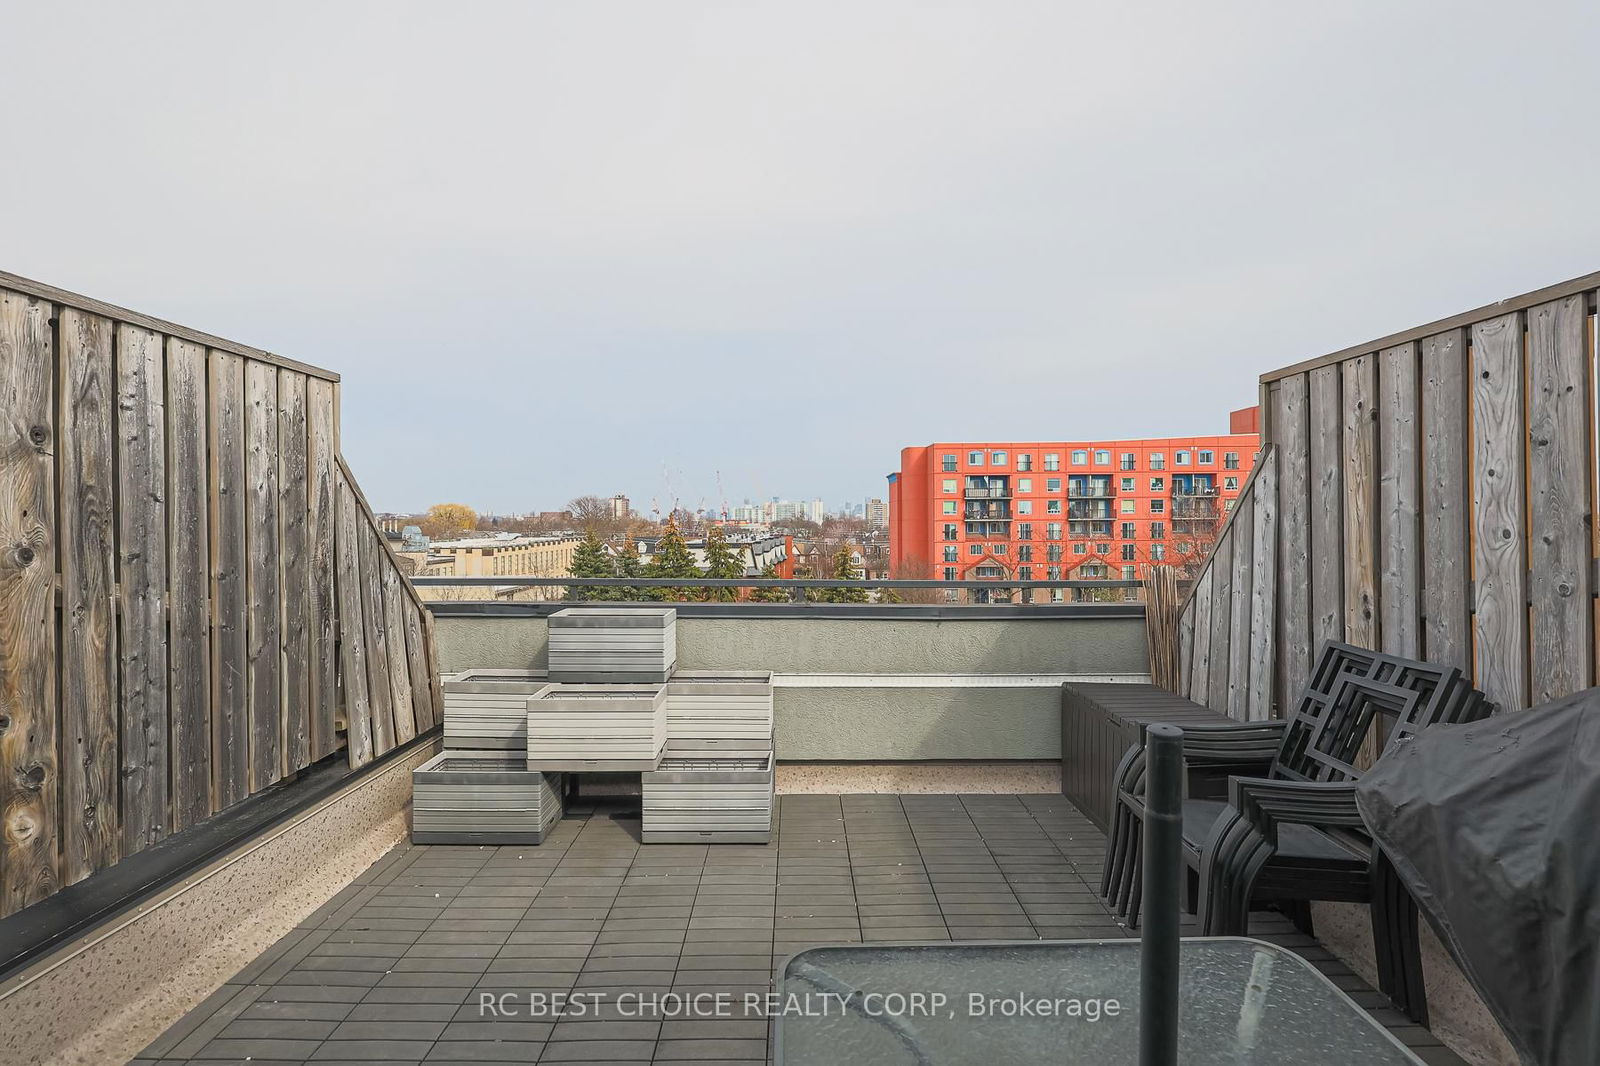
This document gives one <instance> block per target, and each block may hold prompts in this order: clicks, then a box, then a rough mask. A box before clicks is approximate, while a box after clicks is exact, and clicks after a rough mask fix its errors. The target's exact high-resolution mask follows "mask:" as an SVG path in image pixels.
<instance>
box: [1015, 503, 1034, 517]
mask: <svg viewBox="0 0 1600 1066" xmlns="http://www.w3.org/2000/svg"><path fill="white" fill-rule="evenodd" d="M1017 513H1018V514H1032V513H1033V501H1032V500H1018V501H1017Z"/></svg>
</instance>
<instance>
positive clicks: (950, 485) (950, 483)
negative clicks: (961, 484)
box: [939, 477, 956, 492]
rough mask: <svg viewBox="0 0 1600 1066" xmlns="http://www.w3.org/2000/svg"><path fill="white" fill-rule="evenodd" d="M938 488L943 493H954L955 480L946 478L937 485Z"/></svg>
mask: <svg viewBox="0 0 1600 1066" xmlns="http://www.w3.org/2000/svg"><path fill="white" fill-rule="evenodd" d="M939 487H940V488H941V489H943V490H944V491H945V492H954V491H956V479H955V478H953V477H947V478H945V479H944V480H943V481H941V482H940V483H939Z"/></svg>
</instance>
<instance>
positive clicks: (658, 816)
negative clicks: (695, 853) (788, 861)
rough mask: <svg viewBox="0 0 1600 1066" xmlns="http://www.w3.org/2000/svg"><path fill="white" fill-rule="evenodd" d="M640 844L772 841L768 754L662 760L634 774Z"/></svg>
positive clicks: (770, 778)
mask: <svg viewBox="0 0 1600 1066" xmlns="http://www.w3.org/2000/svg"><path fill="white" fill-rule="evenodd" d="M639 777H640V785H641V789H640V792H641V796H642V799H643V808H644V809H643V820H642V822H641V825H640V839H641V840H643V841H644V843H646V844H765V843H767V842H768V841H770V840H771V839H772V753H771V752H768V753H767V754H766V755H764V756H761V757H757V758H678V757H672V758H666V759H663V760H661V765H660V766H659V767H657V768H656V769H655V770H651V771H648V772H646V773H643V774H640V775H639Z"/></svg>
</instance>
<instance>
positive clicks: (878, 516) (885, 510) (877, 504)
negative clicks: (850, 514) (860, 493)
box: [862, 497, 889, 529]
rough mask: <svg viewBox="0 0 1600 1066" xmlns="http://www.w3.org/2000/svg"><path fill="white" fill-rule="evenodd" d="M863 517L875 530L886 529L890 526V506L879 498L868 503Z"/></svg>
mask: <svg viewBox="0 0 1600 1066" xmlns="http://www.w3.org/2000/svg"><path fill="white" fill-rule="evenodd" d="M862 517H863V518H865V519H866V520H867V525H869V526H871V527H872V528H873V529H884V528H886V527H887V526H888V525H889V505H888V504H886V503H884V502H883V501H882V500H880V499H878V498H877V497H873V498H872V499H870V500H868V501H867V506H866V508H865V509H864V510H863V511H862Z"/></svg>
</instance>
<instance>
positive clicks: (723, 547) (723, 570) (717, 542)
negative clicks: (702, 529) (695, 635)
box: [700, 526, 744, 602]
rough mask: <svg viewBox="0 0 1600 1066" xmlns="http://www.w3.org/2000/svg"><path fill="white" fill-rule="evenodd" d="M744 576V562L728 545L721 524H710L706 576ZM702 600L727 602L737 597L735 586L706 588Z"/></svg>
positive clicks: (707, 541) (737, 591) (707, 540)
mask: <svg viewBox="0 0 1600 1066" xmlns="http://www.w3.org/2000/svg"><path fill="white" fill-rule="evenodd" d="M743 576H744V563H743V562H742V561H741V560H740V558H739V555H738V553H737V552H735V551H734V550H733V549H732V548H731V547H729V546H728V538H727V536H726V535H725V534H724V533H723V532H722V527H721V526H712V527H711V529H710V530H709V531H708V532H707V533H706V577H721V578H735V577H743ZM700 598H701V599H703V600H719V601H723V602H727V601H730V600H737V599H738V598H739V590H738V589H736V588H709V587H708V588H706V589H705V590H704V595H702V596H701V597H700Z"/></svg>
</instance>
